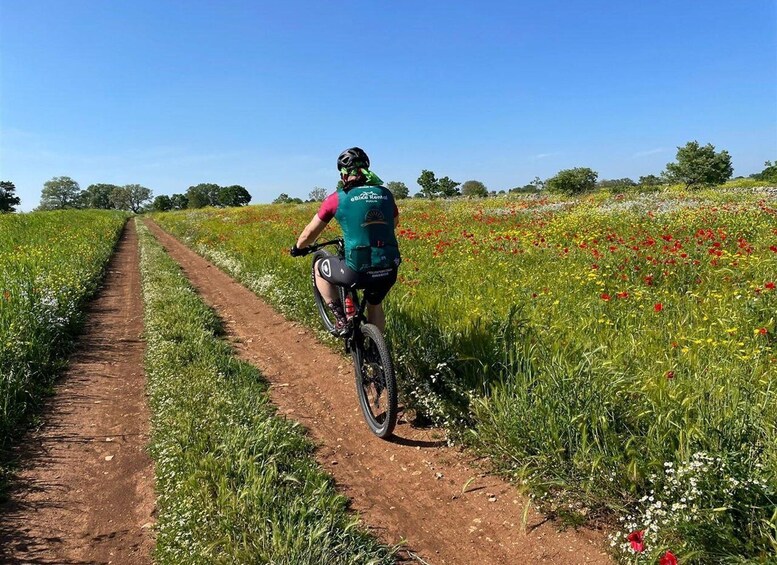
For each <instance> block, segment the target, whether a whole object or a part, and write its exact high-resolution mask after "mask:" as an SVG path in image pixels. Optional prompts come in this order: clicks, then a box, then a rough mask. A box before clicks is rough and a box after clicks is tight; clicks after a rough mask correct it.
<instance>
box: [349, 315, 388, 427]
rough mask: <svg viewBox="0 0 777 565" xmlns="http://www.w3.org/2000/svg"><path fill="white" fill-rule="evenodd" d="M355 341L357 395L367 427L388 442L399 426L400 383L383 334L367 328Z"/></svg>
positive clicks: (366, 326) (371, 326) (367, 325)
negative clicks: (398, 395) (396, 426)
mask: <svg viewBox="0 0 777 565" xmlns="http://www.w3.org/2000/svg"><path fill="white" fill-rule="evenodd" d="M360 330H361V331H360V335H357V336H356V338H355V339H354V349H353V362H354V369H355V370H354V373H355V376H356V393H357V395H358V396H359V404H360V405H361V408H362V413H363V414H364V419H365V420H366V421H367V425H368V426H369V427H370V429H371V430H372V433H374V434H375V435H376V436H378V437H380V438H385V437H388V436H390V435H391V432H393V431H394V426H395V425H396V423H397V383H396V379H395V377H394V367H393V365H392V363H391V354H390V353H389V350H388V347H387V346H386V342H385V340H384V339H383V335H382V334H381V333H380V330H379V329H378V328H377V327H375V326H374V325H372V324H364V325H363V326H361V328H360Z"/></svg>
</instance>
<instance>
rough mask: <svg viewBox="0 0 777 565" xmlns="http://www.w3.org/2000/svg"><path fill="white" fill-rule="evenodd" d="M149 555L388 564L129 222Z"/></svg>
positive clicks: (292, 428) (295, 434) (169, 264)
mask: <svg viewBox="0 0 777 565" xmlns="http://www.w3.org/2000/svg"><path fill="white" fill-rule="evenodd" d="M139 231H140V240H141V251H142V255H141V272H142V278H143V298H144V301H145V321H146V339H147V342H148V347H147V355H146V371H147V375H148V389H149V394H150V402H151V409H152V442H151V453H152V456H153V458H154V460H155V462H156V488H157V492H158V494H159V498H158V509H159V517H158V524H157V531H158V533H157V548H156V559H157V561H158V562H159V563H171V564H173V563H174V564H179V563H190V564H196V563H202V564H212V563H273V564H278V565H280V564H288V565H304V564H310V565H318V564H320V563H327V564H347V563H348V564H379V563H386V564H387V563H391V562H393V559H392V552H391V551H389V550H388V549H386V548H385V547H382V546H381V545H380V544H379V543H377V542H376V541H375V540H374V539H373V538H371V537H370V536H368V535H367V534H365V533H364V532H363V531H362V530H361V529H360V527H359V525H358V523H357V520H356V519H355V518H354V517H353V516H352V515H351V514H349V513H348V511H347V500H346V499H345V497H343V496H342V495H339V494H337V492H336V491H335V489H334V485H333V481H332V479H331V478H330V477H329V476H327V475H326V474H325V473H324V472H323V471H322V470H321V469H320V468H319V467H318V466H317V464H316V462H315V460H314V459H313V455H312V451H313V447H312V445H311V444H310V442H309V441H308V440H307V439H306V438H305V436H304V431H303V430H302V429H301V427H300V426H299V425H298V424H296V423H294V422H292V421H290V420H287V419H285V418H282V417H279V416H277V415H276V414H275V410H274V408H273V406H272V405H271V404H270V402H269V400H268V393H267V384H266V382H265V381H264V380H263V379H262V378H261V376H260V374H259V373H258V371H257V370H256V369H255V368H254V367H252V366H251V365H249V364H247V363H244V362H242V361H239V360H237V359H236V358H235V357H234V354H233V351H232V350H231V348H230V346H229V345H228V344H227V343H226V342H225V341H224V340H223V339H221V338H220V335H221V334H222V328H221V323H220V320H219V319H218V318H217V317H216V315H215V314H214V312H213V311H212V310H210V309H209V308H208V307H207V306H206V305H205V304H204V303H203V302H202V300H201V299H200V298H199V297H198V296H197V295H196V294H195V292H194V290H193V289H192V287H191V286H190V285H189V283H188V282H187V280H186V279H185V277H184V276H183V275H182V273H181V271H180V269H179V268H178V266H177V264H176V263H175V262H174V261H172V260H171V259H170V258H169V257H168V256H167V254H166V253H165V252H164V250H163V249H162V247H161V246H160V245H159V244H158V243H157V242H156V241H155V240H154V238H153V237H152V236H151V235H150V233H149V232H148V230H147V229H146V228H145V226H143V225H140V224H139Z"/></svg>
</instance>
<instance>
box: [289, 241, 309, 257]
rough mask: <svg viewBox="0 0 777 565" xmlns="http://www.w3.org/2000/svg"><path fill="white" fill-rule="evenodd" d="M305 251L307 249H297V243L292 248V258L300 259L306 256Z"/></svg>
mask: <svg viewBox="0 0 777 565" xmlns="http://www.w3.org/2000/svg"><path fill="white" fill-rule="evenodd" d="M305 251H306V250H305V249H300V248H299V247H297V244H296V243H295V244H294V245H292V246H291V249H290V250H289V253H290V254H291V256H292V257H300V256H302V255H305Z"/></svg>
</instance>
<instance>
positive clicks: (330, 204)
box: [318, 192, 338, 222]
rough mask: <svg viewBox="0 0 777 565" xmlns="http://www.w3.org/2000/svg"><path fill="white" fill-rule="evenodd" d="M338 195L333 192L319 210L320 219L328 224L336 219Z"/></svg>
mask: <svg viewBox="0 0 777 565" xmlns="http://www.w3.org/2000/svg"><path fill="white" fill-rule="evenodd" d="M337 203H338V200H337V193H336V192H333V193H332V194H330V195H329V196H327V197H326V198H324V201H323V202H322V203H321V207H320V208H319V209H318V219H319V220H321V221H322V222H328V221H329V220H331V219H332V218H334V217H335V212H337Z"/></svg>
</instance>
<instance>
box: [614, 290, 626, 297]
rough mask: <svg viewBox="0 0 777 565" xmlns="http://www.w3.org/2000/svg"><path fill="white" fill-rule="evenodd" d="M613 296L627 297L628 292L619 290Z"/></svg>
mask: <svg viewBox="0 0 777 565" xmlns="http://www.w3.org/2000/svg"><path fill="white" fill-rule="evenodd" d="M615 296H617V297H618V298H628V297H629V293H628V292H626V291H623V292H619V293H618V294H616V295H615Z"/></svg>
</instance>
